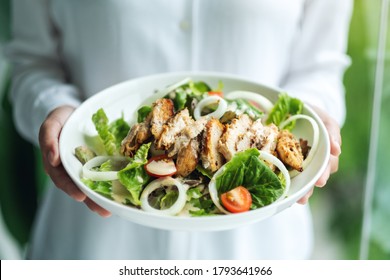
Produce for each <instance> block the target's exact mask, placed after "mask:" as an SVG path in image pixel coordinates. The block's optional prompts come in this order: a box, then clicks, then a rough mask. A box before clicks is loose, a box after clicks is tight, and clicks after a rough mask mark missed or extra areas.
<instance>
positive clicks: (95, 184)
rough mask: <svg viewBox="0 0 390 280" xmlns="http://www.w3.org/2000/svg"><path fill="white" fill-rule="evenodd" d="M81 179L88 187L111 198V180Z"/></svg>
mask: <svg viewBox="0 0 390 280" xmlns="http://www.w3.org/2000/svg"><path fill="white" fill-rule="evenodd" d="M81 181H82V182H83V183H84V184H85V185H87V186H88V187H89V188H91V189H92V190H94V191H95V192H98V193H100V194H102V195H104V196H105V197H108V198H111V187H112V182H110V181H92V180H90V179H86V178H83V179H81Z"/></svg>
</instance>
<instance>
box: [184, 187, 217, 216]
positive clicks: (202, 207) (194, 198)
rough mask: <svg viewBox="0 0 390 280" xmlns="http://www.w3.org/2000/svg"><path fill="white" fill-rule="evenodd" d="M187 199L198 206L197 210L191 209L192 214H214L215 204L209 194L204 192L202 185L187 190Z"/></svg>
mask: <svg viewBox="0 0 390 280" xmlns="http://www.w3.org/2000/svg"><path fill="white" fill-rule="evenodd" d="M187 201H188V202H189V203H190V204H192V205H193V206H194V207H196V208H198V209H196V210H189V213H190V214H191V216H194V217H200V216H210V215H214V212H215V209H216V208H215V204H214V202H213V201H212V200H211V197H210V195H209V194H203V192H202V190H201V188H200V187H195V188H190V189H189V190H188V191H187Z"/></svg>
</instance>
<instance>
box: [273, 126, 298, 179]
mask: <svg viewBox="0 0 390 280" xmlns="http://www.w3.org/2000/svg"><path fill="white" fill-rule="evenodd" d="M276 151H277V152H278V155H279V158H280V159H281V161H282V162H283V163H285V164H287V165H289V166H291V167H292V168H293V169H295V170H297V171H299V172H302V171H303V168H302V163H303V155H302V149H301V145H300V144H299V142H298V141H297V140H296V139H295V137H294V135H293V134H292V133H291V132H289V131H288V130H282V131H280V132H279V135H278V144H277V146H276Z"/></svg>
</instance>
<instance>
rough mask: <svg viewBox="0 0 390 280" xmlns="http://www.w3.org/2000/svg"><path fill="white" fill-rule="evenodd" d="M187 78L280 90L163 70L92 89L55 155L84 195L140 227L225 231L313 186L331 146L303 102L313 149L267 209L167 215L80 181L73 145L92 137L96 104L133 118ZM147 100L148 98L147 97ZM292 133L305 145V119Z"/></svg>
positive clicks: (273, 94) (228, 87) (270, 93)
mask: <svg viewBox="0 0 390 280" xmlns="http://www.w3.org/2000/svg"><path fill="white" fill-rule="evenodd" d="M186 77H191V78H192V79H193V80H195V81H205V82H206V83H208V84H209V85H210V86H211V87H217V85H218V82H219V81H222V82H223V85H224V92H229V91H233V90H248V91H254V92H258V93H261V94H262V95H264V96H265V97H267V98H269V99H270V100H271V101H272V102H274V101H276V99H277V95H278V94H279V93H280V90H279V89H276V88H271V87H267V86H264V85H261V84H259V83H256V82H253V81H249V80H245V79H242V78H240V77H237V76H232V75H226V74H221V73H209V72H201V73H192V72H191V73H168V74H160V75H154V76H148V77H144V78H139V79H134V80H129V81H126V82H123V83H120V84H118V85H115V86H112V87H110V88H107V89H105V90H103V91H101V92H99V93H97V94H96V95H94V96H93V97H91V98H89V99H88V100H86V101H85V102H84V103H83V104H81V106H80V107H79V108H77V110H76V111H75V112H74V113H73V114H72V115H71V116H70V118H69V119H68V121H67V122H66V124H65V126H64V128H63V130H62V133H61V137H60V156H61V160H62V163H63V166H64V167H65V169H66V171H67V172H68V174H69V175H70V177H71V178H72V180H73V181H74V182H75V183H76V185H77V186H79V187H80V189H81V190H82V191H83V192H84V193H85V194H86V195H87V196H88V197H89V198H91V199H92V200H93V201H95V202H96V203H97V204H99V205H100V206H102V207H103V208H105V209H107V210H108V211H110V212H111V213H113V214H114V215H118V216H120V217H123V218H124V219H127V220H129V221H132V222H135V223H139V224H142V225H145V226H150V227H155V228H160V229H167V230H190V231H204V230H226V229H232V228H237V227H240V226H243V225H247V224H251V223H255V222H258V221H260V220H263V219H266V218H268V217H271V216H272V215H275V214H276V213H279V212H281V211H283V210H284V209H286V208H288V207H290V206H291V205H292V204H294V203H296V201H297V200H298V199H300V198H301V197H302V196H303V195H304V194H306V193H307V192H308V191H309V190H310V188H312V187H313V185H314V184H315V182H316V181H317V180H318V178H319V177H320V175H321V174H322V173H323V172H324V170H325V168H326V165H327V162H328V160H329V154H330V145H329V140H328V135H327V132H326V130H325V127H324V125H323V123H322V121H320V119H319V117H318V116H317V114H315V113H314V111H313V110H312V109H310V108H309V107H308V106H306V105H305V106H304V110H303V114H306V115H308V116H311V117H313V118H314V119H315V120H316V122H317V123H318V125H319V130H320V135H319V145H318V150H317V152H316V154H315V156H314V158H313V160H312V162H311V163H310V164H309V166H308V167H307V168H306V170H304V171H303V172H302V173H301V174H299V175H298V176H296V177H295V178H293V179H292V182H291V188H290V191H289V193H288V197H287V198H286V199H284V200H281V201H278V202H276V203H273V204H271V205H268V206H266V207H263V208H260V209H257V210H253V211H248V212H245V213H241V214H232V215H223V216H210V217H166V216H160V215H157V214H153V213H147V212H144V211H142V210H139V209H135V208H132V207H130V206H126V205H122V204H119V203H117V202H115V201H112V200H110V199H107V198H105V197H103V196H102V195H100V194H98V193H96V192H94V191H93V190H91V189H90V188H88V187H87V186H86V185H84V184H83V183H82V181H81V180H80V174H81V169H82V166H81V164H80V162H79V161H78V160H77V159H76V157H75V156H74V149H75V147H77V146H80V145H85V144H86V143H87V141H88V136H92V135H96V132H95V131H94V126H93V124H92V121H91V117H92V114H93V113H95V112H96V111H97V110H98V109H99V108H104V110H105V112H106V114H107V116H108V118H109V120H111V121H112V120H114V119H116V118H119V117H120V116H121V114H122V113H123V114H124V117H125V119H126V120H134V117H135V112H136V111H137V109H138V108H139V106H140V105H141V104H142V103H144V102H145V99H147V98H149V97H150V96H151V95H153V93H154V92H155V91H156V90H161V89H163V88H165V87H166V86H168V85H171V84H174V83H176V82H178V81H180V80H182V79H184V78H186ZM149 100H151V99H150V98H149ZM293 132H294V134H295V135H297V136H298V137H301V138H303V139H307V140H308V141H309V144H310V143H311V139H312V129H311V126H310V125H309V124H308V123H307V122H305V121H304V120H299V121H298V122H297V126H296V129H295V130H294V131H293Z"/></svg>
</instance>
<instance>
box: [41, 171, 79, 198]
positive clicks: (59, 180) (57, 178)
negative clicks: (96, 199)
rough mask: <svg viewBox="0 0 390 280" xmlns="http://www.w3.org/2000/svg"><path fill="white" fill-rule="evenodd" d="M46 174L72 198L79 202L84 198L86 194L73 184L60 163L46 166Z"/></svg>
mask: <svg viewBox="0 0 390 280" xmlns="http://www.w3.org/2000/svg"><path fill="white" fill-rule="evenodd" d="M48 174H49V176H50V177H51V179H52V180H53V183H54V184H55V185H56V186H57V187H58V188H59V189H61V190H63V191H64V192H65V193H67V194H68V195H69V196H70V197H72V198H73V199H75V200H77V201H80V202H81V201H84V200H85V199H86V195H85V194H84V193H83V192H82V191H81V190H80V189H79V188H78V187H77V186H76V185H75V183H74V182H73V181H72V179H71V178H70V177H69V175H68V174H67V172H66V171H65V169H64V167H63V166H62V165H60V166H58V167H51V166H50V167H49V168H48Z"/></svg>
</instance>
